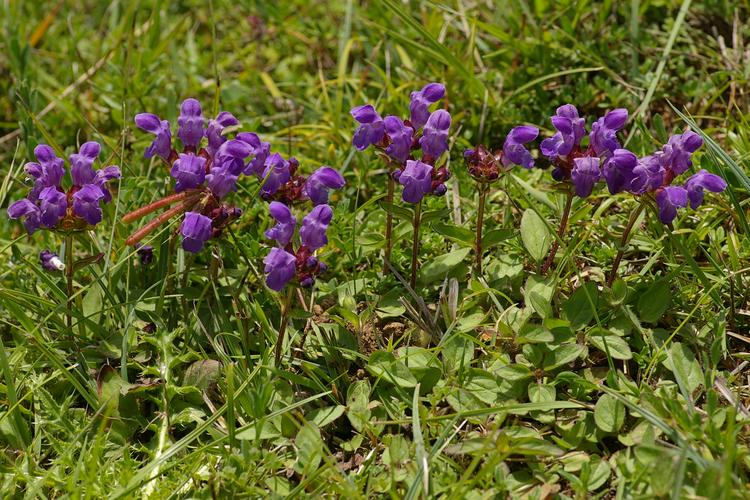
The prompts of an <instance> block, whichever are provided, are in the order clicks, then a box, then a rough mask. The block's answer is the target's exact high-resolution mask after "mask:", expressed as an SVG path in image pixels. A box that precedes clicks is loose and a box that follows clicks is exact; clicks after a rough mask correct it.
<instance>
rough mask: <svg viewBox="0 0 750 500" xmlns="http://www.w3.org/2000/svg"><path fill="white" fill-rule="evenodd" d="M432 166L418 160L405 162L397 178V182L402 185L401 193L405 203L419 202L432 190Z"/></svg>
mask: <svg viewBox="0 0 750 500" xmlns="http://www.w3.org/2000/svg"><path fill="white" fill-rule="evenodd" d="M433 170H434V169H433V168H432V166H430V165H428V164H426V163H422V162H421V161H418V160H409V161H407V162H406V168H405V169H404V171H403V172H401V175H400V176H399V178H398V182H399V184H401V185H402V186H404V192H403V194H402V195H401V197H402V198H403V200H404V201H405V202H407V203H415V204H416V203H419V202H420V201H422V198H424V196H425V195H426V194H427V193H429V192H430V191H432V172H433Z"/></svg>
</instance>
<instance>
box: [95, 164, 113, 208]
mask: <svg viewBox="0 0 750 500" xmlns="http://www.w3.org/2000/svg"><path fill="white" fill-rule="evenodd" d="M119 178H120V168H119V167H116V166H115V165H110V166H108V167H104V168H100V169H99V170H97V172H96V176H95V177H94V181H93V182H92V184H96V185H97V186H99V189H101V190H102V192H103V193H104V203H109V202H110V201H111V200H112V195H111V194H110V193H109V189H108V188H107V182H108V181H111V180H113V179H119Z"/></svg>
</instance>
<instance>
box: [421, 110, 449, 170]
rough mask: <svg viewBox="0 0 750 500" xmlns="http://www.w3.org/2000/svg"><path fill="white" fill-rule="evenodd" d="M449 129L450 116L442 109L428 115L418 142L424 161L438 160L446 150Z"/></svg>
mask: <svg viewBox="0 0 750 500" xmlns="http://www.w3.org/2000/svg"><path fill="white" fill-rule="evenodd" d="M450 127H451V115H450V113H448V112H447V111H445V110H444V109H438V110H437V111H435V112H434V113H432V114H431V115H430V117H429V118H428V119H427V123H426V124H425V126H424V130H423V131H422V138H421V139H420V140H419V145H420V146H422V152H423V157H424V158H425V159H427V158H432V159H438V158H440V156H441V155H442V154H443V153H445V152H446V151H447V150H448V130H449V129H450Z"/></svg>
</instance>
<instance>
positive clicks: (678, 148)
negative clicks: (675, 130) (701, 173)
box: [662, 130, 703, 175]
mask: <svg viewBox="0 0 750 500" xmlns="http://www.w3.org/2000/svg"><path fill="white" fill-rule="evenodd" d="M702 145H703V139H702V138H701V136H699V135H698V134H696V133H695V132H692V131H690V130H688V131H687V132H685V133H684V134H677V135H673V136H672V137H670V138H669V141H668V142H667V144H665V145H664V147H663V148H662V152H663V154H664V157H663V159H662V161H663V163H664V166H665V167H667V168H669V169H671V170H672V172H673V173H674V175H680V174H682V173H684V172H686V171H687V170H688V169H689V168H690V167H692V166H693V162H692V161H691V160H690V155H692V154H693V153H694V152H695V151H697V150H698V148H700V147H701V146H702Z"/></svg>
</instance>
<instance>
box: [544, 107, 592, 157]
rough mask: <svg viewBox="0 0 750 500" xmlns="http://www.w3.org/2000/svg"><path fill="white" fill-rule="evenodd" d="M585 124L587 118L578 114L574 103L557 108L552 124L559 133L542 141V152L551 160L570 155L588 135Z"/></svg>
mask: <svg viewBox="0 0 750 500" xmlns="http://www.w3.org/2000/svg"><path fill="white" fill-rule="evenodd" d="M585 124H586V120H584V119H583V118H581V117H579V116H578V110H577V109H576V107H575V106H573V105H572V104H565V105H563V106H560V107H559V108H557V111H556V112H555V116H553V117H552V125H553V126H554V127H555V129H556V130H557V133H555V135H554V136H552V137H549V138H547V139H545V140H543V141H542V143H541V144H540V149H541V151H542V154H543V155H544V156H546V157H547V158H549V159H551V160H553V159H555V158H557V157H558V156H567V155H569V154H570V152H571V151H573V148H575V147H577V146H578V145H579V144H580V143H581V139H582V138H583V136H584V135H586V126H585Z"/></svg>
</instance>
